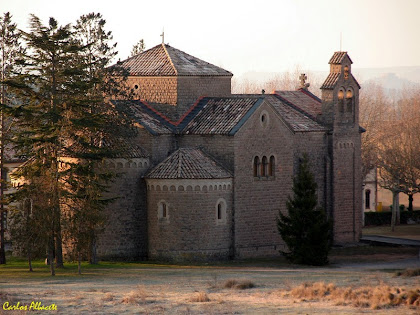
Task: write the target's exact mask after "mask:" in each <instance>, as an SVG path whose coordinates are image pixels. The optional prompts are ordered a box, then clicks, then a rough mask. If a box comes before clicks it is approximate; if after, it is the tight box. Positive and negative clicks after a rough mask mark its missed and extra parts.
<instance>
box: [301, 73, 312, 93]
mask: <svg viewBox="0 0 420 315" xmlns="http://www.w3.org/2000/svg"><path fill="white" fill-rule="evenodd" d="M307 79H308V77H307V76H306V74H305V73H302V74H301V75H300V76H299V80H300V88H301V89H305V90H307V89H308V87H309V85H310V84H309V83H305V82H306V80H307Z"/></svg>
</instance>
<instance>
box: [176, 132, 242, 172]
mask: <svg viewBox="0 0 420 315" xmlns="http://www.w3.org/2000/svg"><path fill="white" fill-rule="evenodd" d="M179 146H180V147H192V148H201V149H202V150H203V151H204V152H206V153H207V154H209V155H211V156H212V157H213V158H214V159H215V160H217V161H218V162H219V163H220V164H221V165H223V166H224V167H225V168H226V169H228V170H230V171H232V172H233V165H234V139H233V136H225V135H185V136H183V137H182V138H180V139H179Z"/></svg>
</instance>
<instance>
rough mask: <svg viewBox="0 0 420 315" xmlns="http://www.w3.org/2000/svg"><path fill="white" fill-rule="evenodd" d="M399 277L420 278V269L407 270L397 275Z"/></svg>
mask: <svg viewBox="0 0 420 315" xmlns="http://www.w3.org/2000/svg"><path fill="white" fill-rule="evenodd" d="M396 276H398V277H417V276H420V268H413V269H406V270H404V271H398V272H397V273H396Z"/></svg>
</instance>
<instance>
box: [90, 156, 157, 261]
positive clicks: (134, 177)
mask: <svg viewBox="0 0 420 315" xmlns="http://www.w3.org/2000/svg"><path fill="white" fill-rule="evenodd" d="M149 165H150V162H149V160H148V159H145V158H136V159H130V160H126V159H113V160H109V161H108V163H107V164H106V167H107V168H108V170H110V171H115V173H117V174H120V175H119V176H118V177H117V178H116V179H115V181H114V182H113V183H112V185H111V188H110V192H109V193H108V194H107V196H108V197H117V198H118V199H117V200H116V201H114V202H113V203H111V204H110V205H108V207H107V208H106V215H107V217H108V220H107V225H106V226H105V228H104V230H103V232H102V233H101V234H99V237H98V241H97V253H98V257H99V258H100V259H144V258H146V257H147V217H146V215H147V208H146V187H145V181H144V180H143V179H142V178H141V177H142V176H143V175H144V173H145V172H146V170H147V169H148V168H149Z"/></svg>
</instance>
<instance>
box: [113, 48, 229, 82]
mask: <svg viewBox="0 0 420 315" xmlns="http://www.w3.org/2000/svg"><path fill="white" fill-rule="evenodd" d="M121 66H122V67H124V68H126V69H129V73H130V75H134V76H195V75H198V76H232V73H231V72H229V71H226V70H224V69H222V68H220V67H217V66H215V65H212V64H210V63H208V62H205V61H203V60H201V59H198V58H196V57H193V56H191V55H188V54H187V53H185V52H183V51H181V50H178V49H176V48H173V47H171V46H169V45H167V44H160V45H157V46H155V47H153V48H151V49H149V50H146V51H144V52H142V53H140V54H138V55H136V56H133V57H131V58H128V59H126V60H124V61H122V63H121Z"/></svg>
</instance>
